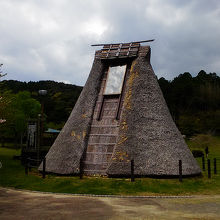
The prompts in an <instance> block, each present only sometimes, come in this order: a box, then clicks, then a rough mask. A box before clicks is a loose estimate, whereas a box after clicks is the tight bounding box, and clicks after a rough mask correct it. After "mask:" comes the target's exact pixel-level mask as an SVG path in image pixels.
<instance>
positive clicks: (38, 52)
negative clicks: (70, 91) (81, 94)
mask: <svg viewBox="0 0 220 220" xmlns="http://www.w3.org/2000/svg"><path fill="white" fill-rule="evenodd" d="M0 8H1V13H0V30H1V35H0V61H1V62H0V63H4V69H5V70H6V72H8V75H7V79H17V80H26V81H29V80H46V79H49V80H57V81H67V82H71V83H74V84H79V85H84V83H85V81H86V79H87V77H88V74H89V71H90V68H91V65H92V61H93V55H94V50H95V49H96V48H91V47H90V45H91V44H93V43H102V42H126V41H127V42H129V41H136V40H145V39H151V38H155V39H156V41H155V42H154V43H152V44H151V45H152V64H153V67H154V69H155V73H156V74H157V75H158V76H159V77H161V76H164V77H167V78H169V79H171V78H173V77H174V76H176V75H177V74H179V73H182V72H184V71H189V72H191V73H197V72H199V71H200V69H205V70H206V71H208V72H211V71H212V72H213V71H215V72H217V73H218V74H219V73H220V61H219V60H220V52H219V51H220V43H219V39H220V28H219V27H220V2H219V1H217V0H210V1H205V0H192V1H180V0H137V1H132V0H121V1H116V0H111V1H110V0H109V1H101V0H93V1H91V0H84V1H70V0H62V1H59V0H38V1H36V0H7V1H0ZM5 78H6V77H5Z"/></svg>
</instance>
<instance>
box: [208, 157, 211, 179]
mask: <svg viewBox="0 0 220 220" xmlns="http://www.w3.org/2000/svg"><path fill="white" fill-rule="evenodd" d="M208 178H211V165H210V159H208Z"/></svg>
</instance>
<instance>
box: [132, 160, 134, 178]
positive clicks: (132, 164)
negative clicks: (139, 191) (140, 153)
mask: <svg viewBox="0 0 220 220" xmlns="http://www.w3.org/2000/svg"><path fill="white" fill-rule="evenodd" d="M131 182H134V160H133V159H132V160H131Z"/></svg>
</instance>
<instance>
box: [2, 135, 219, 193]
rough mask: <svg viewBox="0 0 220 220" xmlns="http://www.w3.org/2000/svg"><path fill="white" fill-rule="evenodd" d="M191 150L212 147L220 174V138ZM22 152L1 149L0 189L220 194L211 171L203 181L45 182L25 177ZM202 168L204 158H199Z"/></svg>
mask: <svg viewBox="0 0 220 220" xmlns="http://www.w3.org/2000/svg"><path fill="white" fill-rule="evenodd" d="M187 143H188V145H189V147H190V148H191V149H200V150H204V149H205V147H206V146H209V151H210V154H209V157H210V159H211V162H212V167H213V158H214V157H216V158H217V159H218V158H219V160H217V161H218V163H217V165H218V173H220V137H212V136H209V135H199V136H197V137H195V138H192V139H191V140H190V141H187ZM19 154H20V151H19V150H13V149H7V148H0V161H1V163H2V168H0V186H3V187H14V188H19V189H28V190H37V191H45V192H60V193H79V194H108V195H192V194H220V174H217V175H214V174H213V171H212V178H211V179H208V178H207V171H205V172H203V177H194V178H188V179H183V182H182V183H180V182H179V181H178V179H151V178H137V179H135V182H130V179H123V178H121V179H119V178H115V179H111V178H100V177H84V178H83V179H82V180H80V179H79V177H58V176H56V175H47V176H46V178H45V179H42V177H41V175H40V174H39V173H38V172H37V170H32V171H31V173H29V175H28V176H26V175H25V172H24V167H23V166H21V164H20V161H18V160H13V159H12V157H13V156H14V155H19ZM198 162H199V163H200V165H201V158H198Z"/></svg>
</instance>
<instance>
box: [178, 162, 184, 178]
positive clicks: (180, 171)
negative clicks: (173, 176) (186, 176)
mask: <svg viewBox="0 0 220 220" xmlns="http://www.w3.org/2000/svg"><path fill="white" fill-rule="evenodd" d="M182 171H183V169H182V160H179V181H180V182H182V181H183V173H182Z"/></svg>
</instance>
